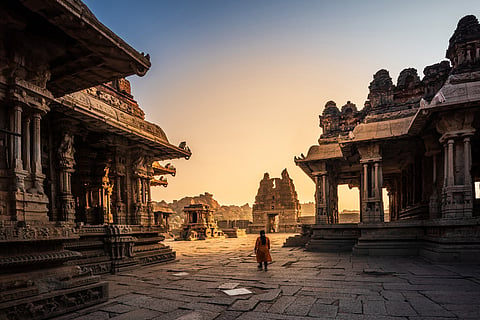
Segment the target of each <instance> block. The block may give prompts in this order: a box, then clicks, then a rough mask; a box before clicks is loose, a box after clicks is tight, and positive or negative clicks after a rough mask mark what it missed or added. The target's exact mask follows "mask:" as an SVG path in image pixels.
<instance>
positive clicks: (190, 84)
mask: <svg viewBox="0 0 480 320" xmlns="http://www.w3.org/2000/svg"><path fill="white" fill-rule="evenodd" d="M85 2H86V3H87V5H88V6H89V8H90V9H91V10H92V12H93V13H94V14H96V15H97V17H98V18H99V20H100V21H101V22H102V23H104V24H105V25H106V26H107V27H109V28H110V29H112V30H113V31H114V32H115V33H117V34H118V35H119V36H121V37H122V38H124V39H125V40H126V41H127V42H128V43H129V44H131V45H132V46H133V47H134V48H136V49H137V50H138V51H144V52H148V53H149V54H150V56H151V60H152V68H151V69H150V70H149V72H148V73H147V75H146V76H145V77H143V78H139V77H130V78H129V80H130V81H131V82H132V93H133V95H134V96H135V99H136V100H137V101H138V102H139V104H140V106H141V107H142V109H143V110H144V111H145V113H146V119H147V120H149V121H151V122H154V123H156V124H158V125H159V126H161V127H162V129H164V130H165V132H166V134H167V136H168V138H169V140H170V142H171V143H172V144H175V145H178V144H179V143H180V142H181V141H184V140H185V141H187V144H188V146H189V147H190V148H191V150H192V152H193V155H192V157H191V159H190V160H188V161H186V160H173V161H171V162H172V163H173V164H174V165H175V167H176V168H177V175H176V176H175V177H168V181H169V186H168V187H167V188H163V187H156V188H153V191H152V194H153V198H154V200H158V201H159V200H166V201H172V200H173V199H180V198H182V197H184V196H193V195H198V194H200V193H204V192H210V193H212V194H213V195H214V197H215V199H217V200H218V201H219V202H220V203H221V204H238V205H241V204H244V203H249V204H250V205H251V204H252V203H253V202H254V199H255V195H256V193H257V190H258V186H259V182H260V180H261V179H262V177H263V174H264V173H265V172H269V173H270V176H271V177H280V174H281V171H282V170H283V169H284V168H287V170H288V172H289V174H290V177H291V178H292V179H293V180H294V184H295V186H296V189H297V193H298V197H299V200H300V201H301V202H307V201H313V195H314V184H313V182H312V181H311V180H310V179H309V178H308V177H307V176H306V175H305V174H304V173H303V172H302V171H301V170H300V168H298V167H296V166H295V164H294V161H293V158H294V156H298V155H300V153H304V154H306V153H307V151H308V148H309V147H310V146H311V145H313V144H315V143H317V140H318V138H319V135H320V128H319V121H318V115H320V114H321V113H322V111H323V107H324V105H325V103H326V102H327V101H328V100H334V101H335V102H336V103H337V106H338V107H341V106H342V105H343V104H345V103H346V102H347V101H348V100H350V101H352V102H353V103H355V104H356V105H357V108H359V109H360V108H361V107H362V106H363V104H364V102H365V100H366V97H367V94H368V85H369V83H370V81H371V80H372V79H373V74H374V73H375V72H376V71H378V70H379V69H381V68H385V69H387V70H389V71H390V75H391V77H392V79H393V81H394V83H396V79H397V77H398V74H399V73H400V71H401V70H403V69H404V68H409V67H413V68H416V69H417V70H418V73H419V75H420V77H423V68H424V67H425V66H427V65H431V64H434V63H437V62H440V61H441V60H443V59H445V58H444V56H445V51H446V49H447V47H448V40H449V38H450V36H451V35H452V34H453V31H454V29H455V27H456V24H457V22H458V20H459V19H460V18H462V17H463V16H465V15H467V14H474V15H476V16H477V17H480V10H479V5H478V0H476V1H442V0H440V1H328V2H327V1H320V0H318V1H315V0H303V1H302V0H299V1H291V0H275V1H273V0H272V1H270V0H268V1H267V0H244V1H234V0H218V1H217V0H204V1H197V0H189V1H187V0H183V1H182V0H163V1H133V0H132V1H126V0H124V1H113V0H104V1H93V0H87V1H85ZM339 196H340V200H339V209H340V210H342V209H344V208H358V191H356V190H350V191H349V190H348V187H346V188H342V189H341V192H340V194H339Z"/></svg>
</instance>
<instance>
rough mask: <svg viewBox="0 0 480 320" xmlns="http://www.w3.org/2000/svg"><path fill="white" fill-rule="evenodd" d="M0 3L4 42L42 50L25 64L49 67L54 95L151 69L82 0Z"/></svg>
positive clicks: (139, 73)
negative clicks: (4, 13) (5, 37)
mask: <svg viewBox="0 0 480 320" xmlns="http://www.w3.org/2000/svg"><path fill="white" fill-rule="evenodd" d="M0 6H2V9H3V11H4V12H6V16H5V17H2V20H3V21H2V22H1V23H0V25H1V26H2V27H3V28H6V29H7V31H6V33H5V34H8V35H9V36H8V39H6V43H7V44H8V47H9V48H17V49H18V48H20V49H21V48H24V50H31V48H32V47H33V48H35V46H38V47H41V48H42V50H43V52H45V53H46V54H44V55H43V56H38V55H36V56H35V59H33V60H32V61H28V63H29V64H31V65H33V64H36V65H44V66H48V69H49V72H50V75H49V78H48V79H47V83H46V87H47V89H48V90H50V92H52V93H53V95H54V96H55V97H59V96H62V95H64V94H67V93H71V92H75V91H79V90H82V89H85V88H89V87H93V86H96V85H99V84H102V83H106V82H108V81H111V80H114V79H118V78H121V77H125V76H129V75H133V74H137V75H140V76H143V75H144V74H145V73H146V72H147V70H148V69H149V68H150V61H149V56H148V55H146V56H145V55H143V54H141V53H139V52H137V51H136V50H135V49H133V48H132V47H131V46H129V45H128V44H127V43H126V42H125V41H123V40H122V39H121V38H120V37H118V36H117V35H115V34H114V33H113V32H112V31H110V30H109V29H108V28H107V27H105V26H104V25H103V24H102V23H100V22H99V21H98V20H97V19H96V18H95V16H94V15H93V14H92V13H91V12H90V10H89V9H88V8H87V7H86V6H85V5H84V4H83V3H82V2H81V1H77V0H63V1H60V0H44V1H28V0H19V1H2V2H1V4H0ZM11 55H13V56H14V55H15V52H12V53H11ZM32 56H33V55H32ZM34 60H35V61H34ZM36 69H39V68H38V66H37V67H36Z"/></svg>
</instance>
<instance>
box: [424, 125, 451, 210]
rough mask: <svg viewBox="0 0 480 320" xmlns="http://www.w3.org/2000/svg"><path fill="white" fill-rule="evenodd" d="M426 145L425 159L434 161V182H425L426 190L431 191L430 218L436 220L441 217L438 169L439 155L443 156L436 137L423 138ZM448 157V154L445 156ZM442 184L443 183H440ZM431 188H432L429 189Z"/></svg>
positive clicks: (444, 183)
mask: <svg viewBox="0 0 480 320" xmlns="http://www.w3.org/2000/svg"><path fill="white" fill-rule="evenodd" d="M423 141H424V145H425V151H426V152H425V157H430V158H431V159H432V180H431V181H425V183H424V185H425V186H427V188H426V190H430V191H431V195H430V198H429V210H428V211H429V218H430V219H436V218H438V217H439V215H440V207H439V198H438V191H437V189H438V188H439V187H440V185H438V184H439V182H438V177H437V171H438V170H439V168H438V155H439V154H441V145H440V144H439V143H438V138H437V137H436V136H434V135H433V134H432V135H427V136H424V137H423ZM445 155H446V154H445ZM444 166H445V172H446V161H445V164H444ZM440 183H442V182H440ZM443 185H446V177H445V179H444V181H443ZM428 186H430V188H431V189H430V188H428Z"/></svg>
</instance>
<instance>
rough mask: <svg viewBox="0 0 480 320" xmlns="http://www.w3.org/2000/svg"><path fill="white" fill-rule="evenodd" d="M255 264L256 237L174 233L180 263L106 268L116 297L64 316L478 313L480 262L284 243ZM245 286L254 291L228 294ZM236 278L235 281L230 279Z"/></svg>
mask: <svg viewBox="0 0 480 320" xmlns="http://www.w3.org/2000/svg"><path fill="white" fill-rule="evenodd" d="M268 236H269V237H270V239H271V240H272V250H271V252H272V257H273V259H274V262H273V263H272V264H271V265H270V267H269V270H268V271H259V270H257V264H256V262H255V257H254V254H253V246H254V241H255V238H256V235H248V236H247V237H243V238H238V239H234V238H232V239H223V240H222V239H210V240H205V241H194V242H187V241H171V242H168V241H167V243H168V244H169V245H171V246H172V247H173V248H174V249H175V250H176V251H177V258H178V261H177V262H174V263H169V264H163V265H154V266H151V267H145V268H141V269H137V270H130V271H125V272H122V273H120V274H118V275H107V276H104V279H105V280H106V281H108V282H109V286H110V300H109V301H108V302H106V303H104V304H101V305H97V306H94V307H92V308H90V309H86V310H83V311H80V312H77V313H73V314H69V315H64V316H62V317H59V318H57V319H88V320H90V319H91V320H94V319H95V320H97V319H99V320H100V319H116V320H120V319H157V320H161V319H165V320H170V319H178V320H201V319H205V320H210V319H212V320H213V319H215V320H227V319H243V320H249V319H255V320H258V319H330V318H335V319H353V320H355V319H385V320H386V319H392V320H394V319H395V320H399V319H479V318H480V304H479V303H478V302H479V299H480V268H479V266H478V265H460V264H456V265H455V264H431V263H429V262H426V261H423V260H420V259H418V258H398V257H356V256H351V255H350V254H346V253H341V254H335V253H315V252H306V251H304V250H303V249H302V248H283V247H282V244H283V242H284V241H285V239H286V238H287V237H288V236H289V235H288V234H269V235H268ZM232 283H234V284H237V283H238V285H237V286H236V288H245V289H248V290H250V291H251V292H252V293H251V294H245V295H238V296H229V295H228V294H226V293H224V292H223V291H222V290H221V289H219V288H218V287H219V286H222V285H225V284H227V285H226V286H228V284H232ZM232 286H234V285H232Z"/></svg>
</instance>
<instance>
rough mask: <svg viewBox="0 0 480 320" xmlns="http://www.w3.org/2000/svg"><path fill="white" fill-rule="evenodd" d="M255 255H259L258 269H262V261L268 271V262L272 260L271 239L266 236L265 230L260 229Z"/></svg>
mask: <svg viewBox="0 0 480 320" xmlns="http://www.w3.org/2000/svg"><path fill="white" fill-rule="evenodd" d="M254 250H255V255H256V256H257V262H258V270H262V262H263V265H264V269H265V271H267V265H268V262H271V261H272V257H271V256H270V239H268V238H267V237H266V236H265V231H264V230H262V231H260V237H258V238H257V241H256V242H255V249H254Z"/></svg>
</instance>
